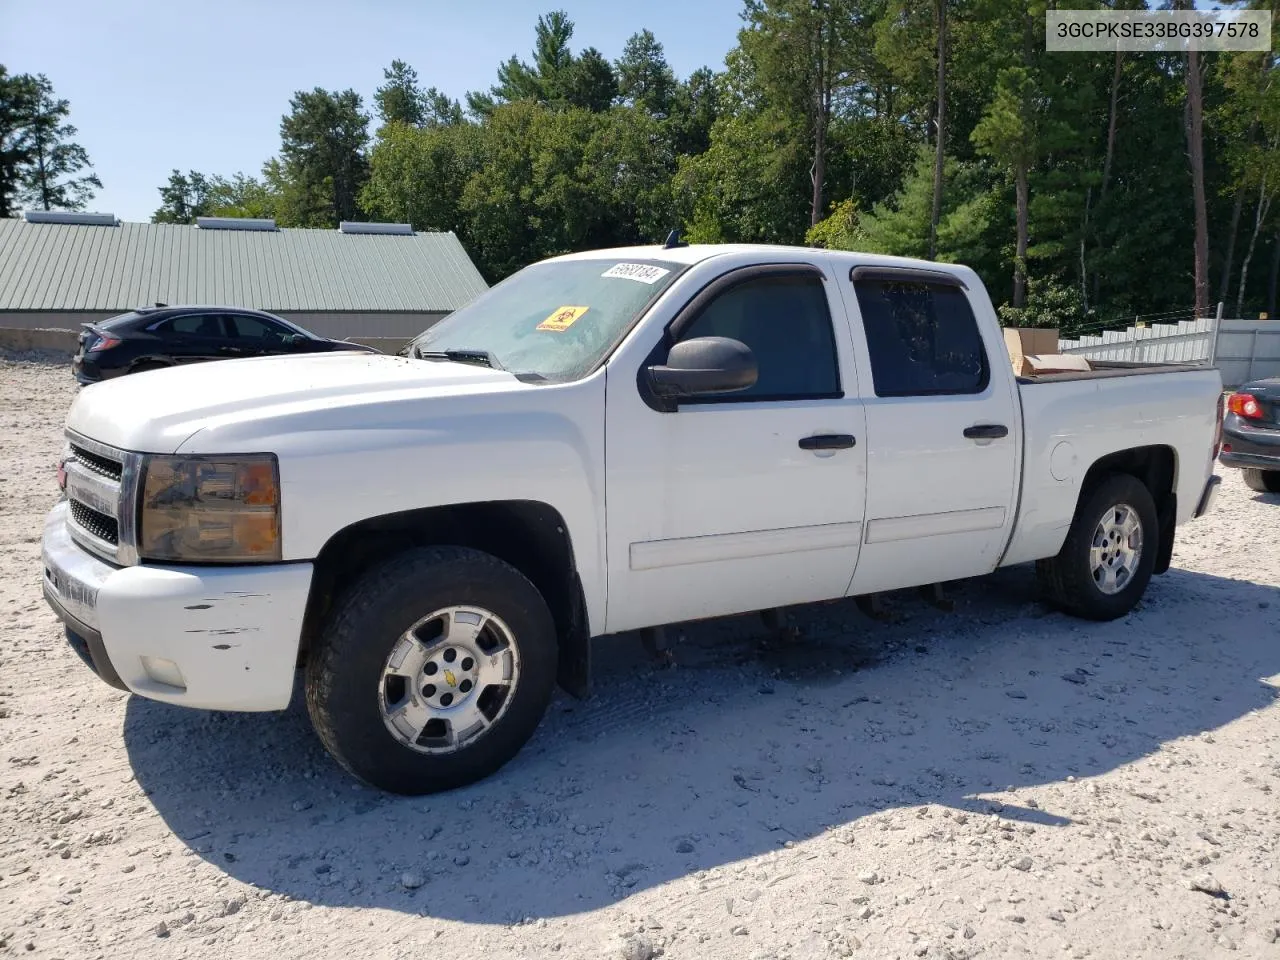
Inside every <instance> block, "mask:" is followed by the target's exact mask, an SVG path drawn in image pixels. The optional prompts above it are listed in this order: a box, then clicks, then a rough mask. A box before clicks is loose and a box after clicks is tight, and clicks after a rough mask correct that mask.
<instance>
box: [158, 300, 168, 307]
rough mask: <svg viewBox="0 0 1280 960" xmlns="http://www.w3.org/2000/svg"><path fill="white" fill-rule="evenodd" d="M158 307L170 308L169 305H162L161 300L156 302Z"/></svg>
mask: <svg viewBox="0 0 1280 960" xmlns="http://www.w3.org/2000/svg"><path fill="white" fill-rule="evenodd" d="M156 306H157V307H167V306H168V304H167V303H161V302H160V301H159V300H157V301H156Z"/></svg>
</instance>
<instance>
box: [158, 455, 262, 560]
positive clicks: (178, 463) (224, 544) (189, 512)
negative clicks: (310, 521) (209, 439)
mask: <svg viewBox="0 0 1280 960" xmlns="http://www.w3.org/2000/svg"><path fill="white" fill-rule="evenodd" d="M143 469H144V471H145V477H144V480H143V485H142V508H141V513H140V524H139V527H140V529H139V534H138V554H139V555H140V556H141V557H143V558H144V559H147V560H173V561H177V562H179V563H252V562H262V561H269V560H279V559H280V467H279V464H278V463H277V461H276V458H275V456H274V455H272V454H255V455H253V456H243V457H241V456H217V457H147V459H146V463H145V465H144V467H143Z"/></svg>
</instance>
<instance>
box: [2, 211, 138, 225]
mask: <svg viewBox="0 0 1280 960" xmlns="http://www.w3.org/2000/svg"><path fill="white" fill-rule="evenodd" d="M22 219H23V220H25V221H27V223H73V224H79V225H81V226H87V227H114V226H116V225H117V224H118V223H119V222H120V221H118V220H117V219H116V215H115V214H114V213H79V212H77V211H75V210H26V211H24V212H23V214H22Z"/></svg>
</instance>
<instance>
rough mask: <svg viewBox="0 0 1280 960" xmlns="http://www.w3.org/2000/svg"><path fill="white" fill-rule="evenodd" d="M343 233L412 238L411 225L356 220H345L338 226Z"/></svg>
mask: <svg viewBox="0 0 1280 960" xmlns="http://www.w3.org/2000/svg"><path fill="white" fill-rule="evenodd" d="M338 230H339V231H341V232H342V233H393V234H396V235H397V236H402V237H412V236H413V224H411V223H360V222H358V221H355V220H343V221H342V223H341V224H339V225H338Z"/></svg>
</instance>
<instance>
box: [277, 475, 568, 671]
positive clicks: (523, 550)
mask: <svg viewBox="0 0 1280 960" xmlns="http://www.w3.org/2000/svg"><path fill="white" fill-rule="evenodd" d="M424 546H457V547H471V548H472V549H475V550H482V551H484V552H485V553H488V554H491V555H493V556H495V557H497V558H498V559H500V560H504V561H506V562H507V563H509V564H511V565H512V566H513V567H515V568H516V569H517V570H519V571H520V572H521V573H523V574H524V575H525V576H526V577H528V578H529V580H530V582H532V583H533V585H534V586H535V587H537V588H538V592H539V593H541V594H542V596H543V599H544V600H546V602H547V607H548V608H549V609H550V611H551V615H552V617H553V618H554V619H555V623H556V632H557V634H558V636H559V642H560V676H559V682H560V685H561V686H563V687H564V688H565V689H566V690H568V691H569V692H570V693H573V694H575V695H577V696H586V695H587V693H588V692H589V689H588V688H589V682H590V680H589V674H590V659H589V638H588V633H589V631H588V629H587V618H586V606H585V599H584V597H583V593H582V583H581V581H580V580H579V578H578V573H577V567H576V566H575V564H574V559H573V546H572V544H571V542H570V539H569V533H568V529H567V528H566V526H565V522H564V518H563V517H562V516H561V515H560V513H559V511H557V510H556V509H555V508H554V507H551V506H549V505H548V504H545V503H540V502H537V501H531V500H505V501H489V502H485V503H465V504H454V505H450V506H445V507H427V508H424V509H421V510H406V511H402V512H400V513H390V514H385V515H383V516H379V517H370V518H369V519H367V520H361V521H360V522H358V523H354V524H352V525H351V526H349V527H345V528H343V529H342V530H339V531H338V532H337V533H335V534H334V535H333V536H332V537H330V538H329V540H328V542H326V543H325V545H324V546H323V547H322V548H321V550H320V553H319V555H318V556H317V557H316V560H315V564H314V567H315V573H314V575H313V579H312V582H311V591H310V594H309V596H308V599H307V610H306V615H305V617H304V619H303V625H302V643H301V649H300V651H299V658H300V661H301V660H304V659H305V657H306V655H307V651H308V650H309V649H310V647H311V645H312V644H313V643H314V642H316V639H317V637H318V636H319V634H320V631H321V630H322V629H323V626H324V623H325V620H326V619H327V617H328V615H329V612H330V611H331V610H332V609H333V605H334V603H335V602H336V601H337V599H338V598H339V597H340V596H341V594H342V591H343V588H344V587H345V586H347V585H348V584H350V583H351V581H352V580H354V579H355V578H356V577H358V576H360V575H361V574H362V573H364V571H365V570H367V569H369V568H370V567H372V566H373V565H375V564H377V563H380V562H382V561H384V560H387V559H388V558H390V557H392V556H394V555H395V554H397V553H401V552H403V551H405V550H410V549H413V548H414V547H424Z"/></svg>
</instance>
